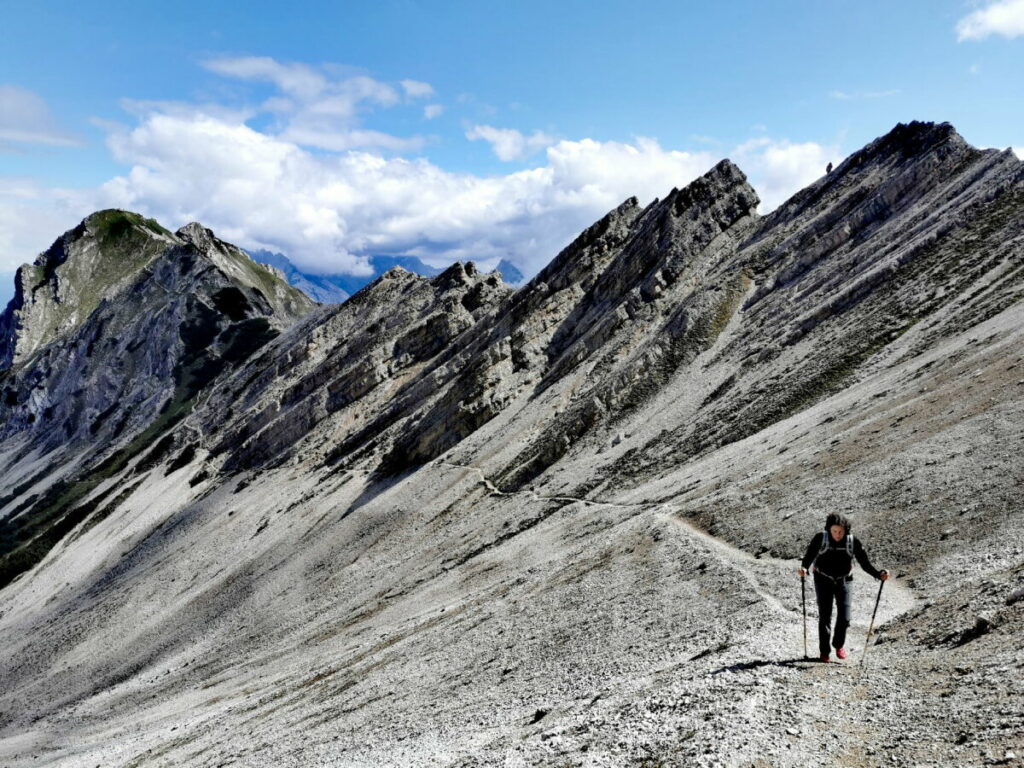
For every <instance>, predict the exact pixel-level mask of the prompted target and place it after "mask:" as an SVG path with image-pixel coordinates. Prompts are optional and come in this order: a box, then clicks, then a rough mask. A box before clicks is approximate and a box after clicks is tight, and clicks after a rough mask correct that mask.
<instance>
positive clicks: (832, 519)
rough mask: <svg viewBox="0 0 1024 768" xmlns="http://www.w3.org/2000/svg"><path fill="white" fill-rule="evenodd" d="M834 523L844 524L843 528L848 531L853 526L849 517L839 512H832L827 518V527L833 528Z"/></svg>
mask: <svg viewBox="0 0 1024 768" xmlns="http://www.w3.org/2000/svg"><path fill="white" fill-rule="evenodd" d="M833 525H841V526H843V530H844V531H846V532H847V533H849V532H850V529H851V528H852V527H853V526H852V525H851V524H850V520H849V518H846V517H843V516H842V515H840V514H837V513H836V512H833V513H831V514H830V515H829V516H828V517H826V518H825V528H826V529H828V528H831V527H832V526H833Z"/></svg>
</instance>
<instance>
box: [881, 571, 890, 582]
mask: <svg viewBox="0 0 1024 768" xmlns="http://www.w3.org/2000/svg"><path fill="white" fill-rule="evenodd" d="M878 578H880V579H881V580H882V581H887V580H888V579H889V572H888V571H881V572H880V573H879V574H878Z"/></svg>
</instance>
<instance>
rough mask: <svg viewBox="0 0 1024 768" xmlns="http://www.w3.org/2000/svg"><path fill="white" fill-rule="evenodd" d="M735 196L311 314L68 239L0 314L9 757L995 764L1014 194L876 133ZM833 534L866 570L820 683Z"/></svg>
mask: <svg viewBox="0 0 1024 768" xmlns="http://www.w3.org/2000/svg"><path fill="white" fill-rule="evenodd" d="M823 170H824V169H823ZM758 203H759V200H758V197H757V194H756V193H755V191H754V190H753V188H752V187H751V186H750V185H749V184H748V183H747V180H746V177H745V176H744V174H743V172H742V171H741V170H740V169H739V168H738V167H736V166H735V165H733V164H732V163H731V162H730V161H729V160H722V161H721V162H720V163H718V165H716V166H715V167H714V168H712V169H711V170H710V171H708V172H707V173H706V174H705V175H704V176H702V177H701V178H698V179H697V180H695V181H694V182H692V183H691V184H689V185H687V186H686V187H685V188H683V189H673V190H671V191H668V192H667V194H666V196H665V197H664V198H663V199H660V200H656V201H654V202H653V203H651V204H650V205H647V206H646V207H642V206H641V205H640V204H639V203H638V201H637V200H636V199H629V200H626V201H625V202H623V203H622V204H621V205H620V206H619V207H617V208H616V209H614V210H612V211H610V212H609V213H608V214H607V215H606V216H605V217H604V218H602V219H601V220H600V221H598V222H596V223H594V224H593V225H592V226H591V227H590V228H588V229H587V230H586V231H584V232H583V233H581V234H580V235H579V237H578V238H577V239H576V240H575V241H574V242H573V243H572V244H570V245H569V246H568V247H567V248H565V250H563V251H562V252H561V253H559V254H558V255H557V256H555V258H554V259H553V260H552V261H551V262H550V263H549V264H548V266H547V267H546V268H544V269H543V270H542V271H541V272H540V273H539V274H538V275H536V276H535V277H534V278H533V279H532V280H529V281H528V282H526V283H525V284H524V285H523V286H522V287H520V288H518V289H513V288H511V287H510V286H509V285H507V284H506V283H505V282H504V281H503V280H502V279H501V277H500V275H499V274H498V273H496V272H495V273H482V272H480V271H479V270H478V269H477V268H476V267H475V266H474V264H472V263H457V264H454V265H452V266H451V267H449V268H448V269H446V270H444V271H443V272H441V273H440V274H437V275H435V276H432V277H428V276H421V275H417V274H413V273H411V272H408V271H405V270H403V269H401V268H394V269H391V270H390V271H388V272H386V273H385V274H383V275H382V276H381V277H379V278H378V279H376V280H375V281H373V282H372V283H370V284H369V285H367V286H365V287H364V288H362V289H360V290H359V291H358V292H357V293H355V294H354V295H352V296H351V297H350V298H348V299H347V300H346V301H344V303H341V304H335V305H318V304H316V303H314V302H313V301H312V300H310V299H308V298H307V297H306V295H305V294H303V293H301V292H300V291H299V290H297V289H296V288H294V287H292V286H290V285H288V283H287V282H286V281H285V280H284V279H283V277H282V275H283V274H284V273H283V272H281V271H280V270H278V269H274V268H267V267H264V266H262V265H260V264H258V263H257V262H256V261H254V260H253V259H251V258H250V257H249V256H248V255H247V254H246V253H244V252H243V251H241V250H240V249H238V248H236V247H235V246H233V245H230V244H228V243H225V242H222V241H221V240H219V239H217V238H216V236H215V235H214V234H213V233H212V232H211V231H210V230H208V229H206V228H204V227H203V226H202V225H200V224H195V223H193V224H189V225H188V226H186V227H183V228H182V229H180V230H178V231H177V232H170V231H168V230H166V229H164V228H163V227H162V226H161V225H160V224H159V223H157V222H156V221H153V220H151V219H146V218H143V217H142V216H139V215H137V214H134V213H129V212H125V211H117V210H108V211H100V212H98V213H95V214H93V215H92V216H90V217H88V218H87V219H85V221H83V222H82V223H81V224H80V225H79V226H78V227H76V228H75V229H73V230H71V231H69V232H67V233H65V234H64V235H62V236H61V237H60V238H58V239H57V240H56V241H55V242H54V244H53V246H52V247H51V248H50V249H49V250H48V251H46V252H45V253H43V254H42V255H41V256H40V257H39V258H38V260H37V261H36V262H35V264H32V265H25V266H23V267H22V268H21V269H20V270H19V272H18V274H17V285H16V295H15V297H14V299H13V301H12V302H11V303H10V305H9V306H8V307H7V310H6V312H5V313H4V314H3V315H2V316H0V367H2V369H3V370H2V371H0V389H2V397H0V478H2V479H0V587H2V588H0V647H2V648H3V653H2V654H0V680H2V685H0V766H12V767H13V766H64V767H67V768H71V767H72V766H75V767H78V766H89V767H91V766H104V767H106V766H124V767H127V766H147V767H149V766H210V767H211V768H212V767H214V766H313V765H316V766H421V765H422V766H426V765H430V766H453V767H454V766H550V767H551V768H555V767H556V766H559V767H560V766H599V765H607V766H620V765H635V766H651V767H653V766H797V765H806V764H818V765H842V766H880V765H886V766H891V765H894V766H911V765H915V766H923V765H931V766H939V765H943V766H945V765H949V766H954V765H955V766H968V765H1001V764H1016V763H1017V762H1018V761H1020V760H1021V759H1022V758H1024V513H1022V505H1024V458H1022V450H1021V446H1022V445H1024V163H1022V162H1021V161H1019V160H1018V159H1017V158H1016V157H1015V156H1014V155H1013V153H1012V152H1010V151H1009V150H1007V151H997V150H978V149H975V148H973V147H971V146H969V145H968V144H967V143H966V142H965V141H964V140H963V139H962V138H961V137H960V136H959V135H958V134H957V133H956V131H955V130H954V129H953V128H952V127H951V126H950V125H948V124H931V123H916V122H915V123H911V124H909V125H904V124H900V125H897V126H896V127H895V128H894V129H893V130H892V131H891V132H890V133H888V134H887V135H885V136H883V137H881V138H879V139H877V140H875V141H874V142H872V143H871V144H869V145H868V146H866V147H864V148H863V149H861V150H860V151H858V152H856V153H855V154H853V155H851V156H850V157H848V158H847V159H846V160H845V161H844V162H842V163H841V164H839V165H838V166H837V167H836V168H835V169H834V170H832V171H831V172H829V173H827V174H825V175H823V176H822V177H821V178H819V179H818V180H817V181H816V182H815V183H813V184H812V185H810V186H809V187H807V188H806V189H804V190H803V191H801V192H799V193H798V194H796V195H795V196H793V197H792V198H791V199H790V200H788V201H787V202H785V203H784V204H782V205H781V206H780V207H778V208H777V209H776V210H774V211H773V212H772V213H771V214H769V215H766V216H761V215H759V214H758V213H757V212H756V209H757V206H758ZM831 512H838V513H841V514H844V515H847V516H849V517H850V518H851V519H852V521H853V531H854V534H855V536H856V537H857V538H858V539H859V540H860V541H861V542H862V543H863V544H864V546H865V547H866V549H867V551H868V553H869V556H870V559H871V562H872V563H873V564H874V565H875V566H876V567H877V568H880V569H881V568H885V569H888V570H889V572H890V573H891V574H892V576H893V578H891V579H890V580H889V581H887V582H885V583H884V587H883V588H882V590H881V592H880V593H879V590H878V588H879V584H881V582H877V581H875V580H873V579H871V578H870V577H869V576H868V575H867V574H865V573H863V572H860V571H859V570H858V571H857V572H856V573H855V576H854V581H853V582H852V583H853V587H854V590H855V602H854V622H853V626H852V627H851V629H850V635H849V641H848V645H847V648H848V650H849V651H850V656H849V658H848V659H847V660H846V661H843V662H839V663H836V662H835V661H833V662H832V663H829V664H822V663H820V662H818V661H817V654H816V641H817V636H816V610H815V606H814V599H813V587H812V585H811V584H808V585H807V586H808V590H807V592H808V600H807V602H808V629H807V636H808V646H807V647H808V653H810V654H811V657H812V659H814V660H813V661H812V660H808V659H806V658H805V655H804V629H803V626H804V624H803V621H804V620H803V615H802V606H801V580H800V577H799V576H798V575H797V569H798V567H799V561H800V558H801V557H802V556H803V554H804V551H805V549H806V548H807V545H808V542H809V541H810V540H811V537H812V536H813V535H814V534H815V533H817V532H819V531H820V530H821V529H822V526H823V524H824V520H825V516H826V514H828V513H831ZM879 594H880V599H879V601H878V613H877V616H876V617H875V622H874V628H873V629H874V631H873V634H872V636H871V639H870V643H869V644H867V645H866V644H865V640H866V637H867V632H868V625H869V623H870V621H871V618H872V611H873V609H874V607H875V601H876V597H878V596H879Z"/></svg>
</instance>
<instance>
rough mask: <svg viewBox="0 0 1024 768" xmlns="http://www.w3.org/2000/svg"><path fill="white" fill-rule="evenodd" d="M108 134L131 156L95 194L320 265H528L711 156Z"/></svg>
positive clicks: (159, 122)
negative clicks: (331, 149)
mask: <svg viewBox="0 0 1024 768" xmlns="http://www.w3.org/2000/svg"><path fill="white" fill-rule="evenodd" d="M108 143H109V146H110V148H111V151H112V152H113V154H114V156H115V157H116V158H117V159H118V160H119V161H120V162H122V163H125V164H127V165H129V166H130V167H131V168H130V170H129V171H128V172H127V173H126V174H124V175H122V176H119V177H117V178H115V179H112V180H111V181H110V182H108V183H107V184H105V185H104V186H103V187H102V189H101V190H100V192H99V194H98V198H99V199H100V200H101V201H102V204H103V205H114V206H118V207H124V208H128V209H133V210H140V211H142V212H144V213H146V214H147V215H151V216H155V217H156V218H157V219H159V220H161V221H163V222H164V223H165V224H166V225H167V226H170V227H177V226H180V225H182V224H184V223H186V222H188V221H191V220H198V221H202V222H203V223H204V224H206V225H207V226H210V227H212V228H213V229H214V230H215V231H216V232H217V233H218V234H219V235H220V236H222V237H224V238H226V239H228V240H232V241H235V242H238V243H239V244H241V245H243V246H247V247H253V248H269V249H271V250H276V251H283V252H285V253H287V254H288V255H289V256H290V257H292V258H293V259H294V260H295V261H296V263H298V264H299V265H300V266H302V267H304V268H307V269H312V270H319V271H325V272H326V271H349V272H362V271H365V270H366V269H367V257H368V256H369V255H371V254H376V253H406V254H414V255H418V256H420V257H421V258H424V259H427V260H429V261H431V262H432V263H447V262H450V261H453V260H456V259H463V260H466V259H473V260H480V261H485V260H488V259H497V258H508V259H510V260H512V261H513V262H514V263H515V264H517V265H518V266H519V267H520V268H521V269H523V270H524V272H527V273H532V272H534V271H536V270H537V269H539V268H540V267H541V266H543V265H544V264H545V263H547V262H548V261H549V260H550V259H551V258H552V257H553V256H554V255H555V253H557V251H558V250H559V249H560V248H561V247H563V246H564V245H565V244H566V243H568V242H569V241H570V240H571V239H572V238H573V237H574V236H575V235H576V234H577V233H578V232H579V231H580V230H581V229H583V228H584V227H586V226H588V225H589V224H591V223H592V222H593V221H594V220H595V219H597V218H598V217H600V216H601V215H603V214H604V213H605V212H606V211H608V210H609V209H610V208H612V207H614V206H616V205H618V204H619V203H620V202H621V201H622V200H624V199H625V198H626V197H629V196H630V195H634V194H635V195H638V196H639V197H641V199H644V200H645V201H649V200H650V199H652V198H653V197H655V196H659V195H664V194H665V193H666V192H667V191H668V190H669V189H671V188H672V187H673V186H682V185H684V184H686V183H687V182H689V181H691V180H692V179H693V178H695V177H696V176H698V175H700V174H701V173H703V172H705V171H706V170H707V169H708V168H710V167H711V166H712V165H713V164H714V163H715V161H716V160H717V159H718V158H717V157H715V156H713V155H711V154H709V153H704V152H699V153H688V152H678V151H669V150H665V149H663V148H662V147H661V146H660V145H659V144H658V143H657V142H655V141H653V140H650V139H638V140H636V141H635V142H633V143H618V142H598V141H593V140H590V139H584V140H582V141H560V142H557V143H555V144H553V145H552V146H550V147H548V148H547V151H546V162H545V164H544V165H542V166H541V167H538V168H532V169H528V170H521V171H517V172H514V173H509V174H507V175H503V176H502V175H498V176H489V177H482V176H475V175H472V174H466V173H453V172H449V171H446V170H444V169H442V168H440V167H438V166H436V165H434V164H433V163H430V162H429V161H427V160H425V159H415V160H410V159H406V158H402V157H384V156H381V155H379V154H376V153H372V152H366V151H354V150H350V151H347V152H344V153H341V154H337V155H333V154H327V155H325V154H322V153H313V152H310V151H309V150H307V149H306V148H304V147H302V146H300V145H299V144H298V143H296V142H293V141H288V140H286V139H285V138H283V137H282V136H274V135H268V134H265V133H261V132H260V131H257V130H255V129H253V128H252V127H250V126H248V125H246V124H244V123H240V122H234V123H232V122H228V121H225V120H222V119H220V118H218V117H215V116H212V115H206V114H193V115H186V114H167V113H164V112H153V113H152V114H150V115H149V116H147V117H146V118H145V119H143V120H142V121H140V123H139V124H138V125H137V126H135V127H133V128H131V129H122V130H118V131H115V132H114V133H112V134H111V135H110V136H109V139H108Z"/></svg>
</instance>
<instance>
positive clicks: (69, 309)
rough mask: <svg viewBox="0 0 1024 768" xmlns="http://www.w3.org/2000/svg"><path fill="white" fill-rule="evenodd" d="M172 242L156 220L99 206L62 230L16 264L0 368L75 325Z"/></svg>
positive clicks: (0, 320)
mask: <svg viewBox="0 0 1024 768" xmlns="http://www.w3.org/2000/svg"><path fill="white" fill-rule="evenodd" d="M174 243H175V238H174V236H173V235H172V234H171V233H170V232H168V231H167V230H166V229H164V228H163V227H162V226H160V225H159V224H158V223H157V222H155V221H153V220H152V219H146V218H143V217H142V216H139V215H138V214H136V213H130V212H128V211H118V210H107V211H99V212H97V213H94V214H92V215H91V216H89V217H87V218H86V219H85V220H84V221H83V222H82V223H81V224H79V225H78V226H77V227H75V228H74V229H72V230H70V231H68V232H65V233H64V235H63V236H61V237H59V238H58V239H57V240H55V241H54V243H53V245H51V246H50V248H49V250H47V251H45V252H44V253H42V254H40V255H39V258H38V259H36V261H35V263H34V264H24V265H22V266H21V267H20V268H19V269H18V272H17V274H16V276H15V279H14V286H15V294H14V299H13V300H12V301H11V303H10V304H9V305H8V307H7V309H6V310H5V311H4V313H3V315H0V369H4V368H9V367H11V365H13V364H14V363H17V362H20V361H21V360H22V359H24V358H25V356H26V355H29V354H31V353H32V352H34V351H35V350H37V349H39V348H40V347H42V346H45V345H46V344H48V343H50V342H51V341H53V340H54V339H56V338H58V337H59V336H62V335H65V336H66V335H67V334H69V333H71V332H73V331H74V330H75V329H77V328H78V327H80V326H81V325H82V323H84V322H85V321H86V319H87V318H88V317H89V315H90V314H91V313H92V311H93V310H94V309H96V307H97V306H99V304H100V302H102V301H103V300H104V299H109V298H110V297H112V296H113V295H114V294H116V293H117V292H118V291H120V290H121V289H123V288H124V287H125V286H126V284H127V283H128V282H130V281H133V280H134V279H135V278H136V277H137V275H138V273H139V270H141V269H142V268H143V267H145V266H146V265H147V264H149V262H151V261H152V260H153V259H154V258H156V256H157V255H158V254H159V253H161V252H162V251H163V250H164V249H165V248H167V246H168V245H171V244H174Z"/></svg>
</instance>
